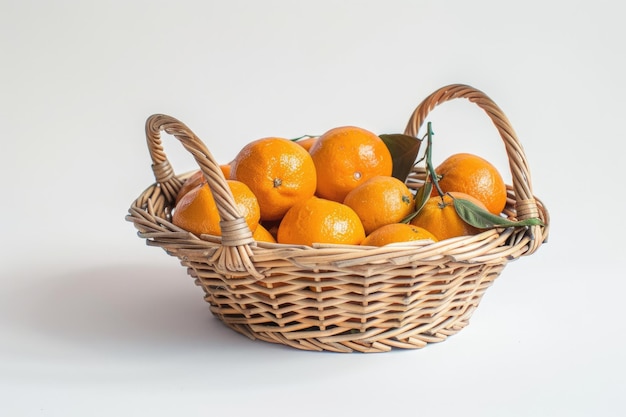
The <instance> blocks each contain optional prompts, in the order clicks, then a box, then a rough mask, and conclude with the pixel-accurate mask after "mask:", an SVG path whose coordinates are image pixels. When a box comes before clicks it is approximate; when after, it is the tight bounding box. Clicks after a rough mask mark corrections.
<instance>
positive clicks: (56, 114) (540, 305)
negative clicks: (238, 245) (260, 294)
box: [0, 0, 626, 416]
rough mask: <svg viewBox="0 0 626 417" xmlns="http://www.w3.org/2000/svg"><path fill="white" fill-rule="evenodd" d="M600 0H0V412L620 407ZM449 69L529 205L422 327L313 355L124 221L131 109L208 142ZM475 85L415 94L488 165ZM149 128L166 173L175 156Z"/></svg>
mask: <svg viewBox="0 0 626 417" xmlns="http://www.w3.org/2000/svg"><path fill="white" fill-rule="evenodd" d="M621 8H622V6H620V5H619V2H614V1H604V0H596V1H593V2H591V1H546V0H542V1H535V0H533V1H524V2H508V3H505V2H501V1H485V0H480V1H472V2H469V1H462V0H457V1H395V0H388V1H385V2H381V1H378V2H375V1H334V2H331V1H325V0H316V1H309V2H297V1H252V0H249V1H239V0H236V1H222V2H218V1H206V2H201V1H160V0H156V1H154V0H152V1H121V0H120V1H108V2H81V1H51V2H43V1H42V2H38V1H34V0H19V1H18V0H15V1H12V0H0V35H1V36H0V52H1V56H0V87H1V88H0V122H1V126H2V130H1V133H0V140H1V141H2V142H1V143H2V147H1V148H0V186H1V188H0V191H1V193H2V204H0V219H1V220H0V221H1V223H0V224H1V229H0V236H1V241H0V242H1V245H2V250H1V251H0V272H1V276H0V415H6V416H105V415H106V416H109V415H151V416H161V415H181V416H196V415H235V416H240V415H247V416H257V415H258V416H265V415H272V416H283V415H284V416H297V415H344V416H347V415H361V416H363V415H372V416H374V415H375V416H380V415H472V416H505V415H506V416H556V415H567V416H590V415H594V416H618V415H624V413H626V407H625V406H624V402H623V401H624V400H623V394H624V392H625V389H626V381H625V376H624V374H625V372H626V364H625V355H624V348H625V347H626V346H625V344H624V331H625V330H626V328H625V327H626V326H625V323H626V320H625V313H624V311H625V310H624V307H623V306H624V304H623V303H624V300H623V294H624V291H625V290H626V286H625V285H624V281H625V278H624V272H623V270H622V268H621V266H622V265H621V263H620V261H622V260H623V259H620V258H623V257H624V249H625V245H624V240H623V236H624V234H625V230H624V229H625V228H624V216H623V214H622V211H623V208H624V203H625V201H624V193H623V191H622V182H623V179H624V175H623V172H624V171H623V165H624V162H623V161H624V159H623V158H624V157H623V155H624V154H623V153H622V152H619V151H618V149H622V148H623V146H624V145H623V142H624V123H623V121H624V114H625V113H624V110H625V108H624V104H623V103H624V101H623V99H624V95H625V93H626V88H625V86H624V74H625V73H626V62H625V55H624V44H623V42H624V39H626V30H625V29H624V25H623V18H622V17H623V16H622V13H621V12H620V9H621ZM450 83H467V84H470V85H472V86H474V87H476V88H479V89H481V90H483V91H484V92H486V93H487V94H488V95H490V96H491V98H492V99H494V101H495V102H496V103H497V104H499V105H500V107H501V108H502V109H503V110H504V111H505V113H506V114H507V115H508V117H509V119H510V120H511V122H512V124H513V126H514V127H515V129H516V131H517V133H518V135H519V137H520V139H521V141H522V144H523V146H524V148H525V150H526V154H527V158H528V162H529V165H530V167H531V173H532V179H533V187H534V188H533V189H534V192H535V194H536V195H537V196H538V197H539V198H541V199H542V200H543V201H544V203H545V204H546V206H547V207H548V209H549V210H550V214H551V217H552V222H551V228H550V240H549V243H548V244H546V245H544V246H542V247H541V248H540V249H539V251H538V252H537V253H536V254H534V255H532V256H529V257H524V258H521V259H520V260H518V261H516V262H513V263H511V264H510V265H508V266H507V268H506V269H505V270H504V272H503V273H502V275H501V276H500V278H499V279H498V280H497V281H496V282H495V284H494V285H493V286H492V287H491V288H490V289H489V290H488V292H487V294H486V295H485V297H484V298H483V301H482V303H481V305H480V307H479V308H478V310H477V311H476V312H475V314H474V315H473V317H472V321H471V323H470V325H469V326H468V327H467V328H465V329H464V330H463V331H461V332H460V333H459V334H457V335H455V336H453V337H451V338H449V339H448V340H446V341H445V342H443V343H440V344H435V345H429V346H428V347H426V348H425V349H422V350H411V351H393V352H390V353H382V354H332V353H316V352H305V351H298V350H295V349H292V348H286V347H283V346H279V345H273V344H268V343H264V342H253V341H250V340H248V339H247V338H245V337H244V336H241V335H239V334H236V333H234V332H233V331H231V330H230V329H227V328H226V327H225V326H223V325H222V324H220V323H219V322H218V321H217V319H215V318H213V317H212V316H211V315H210V313H209V310H208V305H207V304H206V303H205V302H204V301H203V299H202V291H201V290H200V289H199V288H198V287H195V286H194V284H193V281H192V279H191V278H189V277H187V276H186V272H185V270H184V268H182V267H180V265H179V264H178V261H177V260H176V259H175V258H171V257H169V256H167V255H166V254H165V253H164V252H163V251H161V250H160V249H157V248H151V247H147V246H146V245H145V244H144V241H142V240H141V239H139V238H138V237H137V236H136V234H135V229H134V227H133V225H132V224H131V223H129V222H126V221H125V220H124V216H125V214H126V212H127V209H128V207H129V206H130V204H131V203H132V201H133V199H134V198H136V197H137V196H139V194H140V193H141V192H142V191H143V189H144V188H146V187H147V186H148V185H150V184H151V183H153V182H154V178H153V177H152V173H151V170H150V159H149V157H148V152H147V148H146V145H145V137H144V133H143V129H144V121H145V119H146V118H147V117H148V116H149V115H150V114H153V113H166V114H170V115H172V116H174V117H177V118H179V119H180V120H182V121H183V122H185V123H186V124H187V125H188V126H190V127H191V128H192V129H193V130H194V131H195V132H196V133H197V134H198V135H199V136H200V137H201V138H202V139H203V140H204V141H205V142H206V143H207V144H208V146H209V148H210V149H211V151H212V153H213V154H214V155H215V157H216V158H218V159H219V160H220V161H224V162H227V161H229V160H230V158H232V156H233V155H234V154H235V153H236V151H237V150H238V149H239V148H240V147H241V146H243V145H244V144H245V143H247V142H249V141H251V140H253V139H257V138H260V137H264V136H270V135H272V136H283V137H296V136H300V135H303V134H319V133H322V132H323V131H324V130H326V129H329V128H331V127H335V126H338V125H344V124H354V125H358V126H362V127H365V128H368V129H370V130H373V131H375V132H377V133H398V132H401V131H403V130H404V127H405V124H406V122H407V121H408V117H409V115H410V113H411V112H412V111H413V109H414V108H415V106H417V104H418V103H419V102H420V101H421V100H422V99H423V98H424V97H426V96H427V95H428V94H430V93H431V92H432V91H434V90H435V89H437V88H439V87H442V86H444V85H447V84H450ZM473 106H474V105H472V104H471V103H469V102H468V101H466V100H460V101H459V103H456V102H450V103H447V104H445V105H444V106H442V107H441V108H438V109H436V111H435V112H434V113H433V114H432V118H431V120H432V121H433V127H434V130H435V138H436V141H437V142H436V147H435V155H439V156H441V155H445V154H448V153H450V152H453V151H468V152H474V153H478V154H481V155H483V156H486V157H487V158H489V159H491V160H492V161H494V163H496V164H497V165H498V166H499V167H501V168H502V170H503V171H505V172H506V170H507V165H506V156H505V155H504V151H503V147H502V146H501V143H502V142H501V140H500V138H499V137H498V136H497V133H496V131H495V129H494V128H493V126H492V125H491V124H490V122H489V120H488V118H487V117H486V116H485V115H484V113H482V112H481V111H480V110H478V108H475V107H473ZM164 140H165V146H166V151H167V153H168V156H169V158H170V161H171V162H172V164H173V166H174V168H175V170H176V171H177V173H182V172H186V171H189V170H191V169H195V168H196V166H195V165H194V162H193V160H192V158H191V157H190V156H189V155H188V154H186V152H185V151H184V149H183V148H182V146H180V145H179V144H178V142H177V141H176V140H175V139H173V138H171V137H167V136H166V137H165V138H164Z"/></svg>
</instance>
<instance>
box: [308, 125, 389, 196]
mask: <svg viewBox="0 0 626 417" xmlns="http://www.w3.org/2000/svg"><path fill="white" fill-rule="evenodd" d="M309 153H310V154H311V157H312V158H313V162H314V163H315V167H316V169H317V170H316V172H317V191H316V195H317V196H318V197H322V198H325V199H328V200H333V201H338V202H343V200H344V198H345V197H346V195H347V194H348V193H349V192H350V191H352V190H353V189H354V188H356V187H357V186H358V185H360V184H362V183H363V182H365V181H366V180H368V179H370V178H372V177H374V176H377V175H387V176H390V175H391V173H392V169H393V162H392V157H391V153H390V152H389V149H388V148H387V145H385V143H384V142H383V141H382V139H380V138H379V137H378V136H377V135H376V134H374V133H372V132H370V131H368V130H365V129H362V128H359V127H355V126H342V127H336V128H334V129H330V130H329V131H327V132H326V133H324V134H323V135H322V136H320V137H319V138H318V140H317V141H316V142H315V144H313V146H312V147H311V149H310V150H309Z"/></svg>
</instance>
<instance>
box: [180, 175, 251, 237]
mask: <svg viewBox="0 0 626 417" xmlns="http://www.w3.org/2000/svg"><path fill="white" fill-rule="evenodd" d="M227 183H228V186H229V188H230V190H231V192H232V194H233V199H234V201H235V205H236V207H237V210H238V211H239V213H240V214H241V215H242V216H243V217H244V218H245V219H246V223H247V224H248V227H249V228H250V231H251V232H254V231H255V230H256V228H257V226H258V224H259V219H260V209H259V204H258V202H257V200H256V197H255V195H254V194H253V193H252V191H251V190H250V188H248V187H247V186H246V185H245V184H243V183H241V182H239V181H232V180H229V181H227ZM172 223H174V224H175V225H176V226H178V227H180V228H182V229H185V230H187V231H189V232H191V233H194V234H196V235H201V234H208V235H214V236H221V234H222V231H221V228H220V215H219V212H218V210H217V204H216V203H215V199H214V198H213V194H212V193H211V190H210V189H209V186H208V184H206V183H205V184H203V185H200V186H198V187H196V188H194V189H193V190H191V191H189V192H188V193H186V194H185V195H184V196H183V197H182V198H181V199H180V201H179V202H178V204H176V206H175V208H174V213H173V214H172Z"/></svg>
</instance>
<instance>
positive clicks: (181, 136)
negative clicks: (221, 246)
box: [146, 114, 262, 278]
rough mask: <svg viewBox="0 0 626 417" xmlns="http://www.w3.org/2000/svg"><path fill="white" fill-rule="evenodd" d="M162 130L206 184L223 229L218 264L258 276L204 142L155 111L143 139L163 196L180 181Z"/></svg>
mask: <svg viewBox="0 0 626 417" xmlns="http://www.w3.org/2000/svg"><path fill="white" fill-rule="evenodd" d="M162 131H164V132H166V133H168V134H169V135H172V136H174V137H175V138H177V139H178V140H179V141H180V142H181V143H182V145H183V146H184V147H185V149H186V150H187V151H188V152H190V153H191V154H192V155H193V157H194V158H195V160H196V162H197V163H198V165H199V166H200V169H201V170H202V173H203V174H204V176H205V178H206V180H207V182H208V184H209V188H210V190H211V193H212V194H213V198H214V199H215V203H216V205H217V209H218V212H219V215H220V218H221V226H222V227H223V228H224V229H226V239H225V240H224V242H225V243H226V246H225V250H220V251H217V256H218V257H219V261H218V262H217V264H218V266H219V267H221V268H224V270H225V271H227V272H232V273H234V276H236V275H240V274H239V273H241V272H246V273H249V274H251V275H252V276H254V277H257V278H260V277H261V276H262V275H261V274H259V273H258V272H257V271H256V269H255V267H254V264H253V262H252V261H251V260H250V254H251V251H250V250H249V249H245V248H244V249H239V248H238V246H248V245H250V244H251V243H253V242H254V239H252V233H251V232H250V230H249V228H248V226H247V225H246V224H245V221H244V220H243V217H242V216H241V215H240V214H239V211H238V210H237V207H236V205H235V202H234V198H233V195H232V193H231V191H230V188H229V186H228V184H227V182H226V179H225V178H224V174H223V173H222V170H221V169H220V168H219V163H218V162H217V161H216V160H215V158H214V157H213V155H212V154H211V152H209V150H208V148H207V147H206V145H205V144H204V143H203V142H202V141H201V140H200V139H199V138H198V137H197V136H196V135H195V134H194V133H193V132H192V131H191V129H189V128H188V127H187V126H186V125H185V124H183V123H182V122H180V121H178V120H176V119H175V118H173V117H171V116H167V115H163V114H155V115H152V116H150V117H149V118H148V119H147V120H146V140H147V143H148V149H149V151H150V155H151V157H152V167H153V170H154V173H155V178H156V180H157V182H159V183H160V185H161V188H163V190H164V194H165V197H166V199H167V200H168V201H169V202H170V203H171V202H172V201H173V199H174V198H175V196H176V191H177V190H178V189H180V185H181V183H180V182H177V183H175V184H174V185H173V184H172V181H173V178H176V177H173V170H172V168H171V165H170V163H169V161H168V159H167V156H166V155H165V151H164V149H163V145H162V143H161V132H162Z"/></svg>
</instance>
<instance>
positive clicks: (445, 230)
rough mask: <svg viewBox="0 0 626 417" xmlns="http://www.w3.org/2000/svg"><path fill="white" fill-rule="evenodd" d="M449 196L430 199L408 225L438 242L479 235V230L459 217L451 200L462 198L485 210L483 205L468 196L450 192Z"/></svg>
mask: <svg viewBox="0 0 626 417" xmlns="http://www.w3.org/2000/svg"><path fill="white" fill-rule="evenodd" d="M449 194H450V195H451V196H450V195H449ZM449 194H445V195H444V196H443V197H441V196H435V197H430V198H429V199H428V200H427V201H426V204H424V207H422V209H421V210H420V212H419V213H417V216H415V217H414V218H413V219H412V220H411V222H410V223H411V224H412V225H414V226H419V227H422V228H424V229H426V230H428V231H429V232H430V233H432V234H433V235H435V237H436V238H437V239H438V240H444V239H448V238H451V237H456V236H468V235H474V234H477V233H479V232H480V231H481V230H480V229H477V228H475V227H473V226H471V225H469V224H467V223H465V221H463V219H462V218H461V217H459V215H458V214H457V213H456V210H455V208H454V202H453V200H452V198H453V197H454V198H463V199H466V200H469V201H471V202H472V203H474V204H476V205H477V206H479V207H482V208H485V205H484V204H483V203H481V202H480V201H479V200H477V199H475V198H474V197H472V196H470V195H468V194H464V193H458V192H450V193H449Z"/></svg>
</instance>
